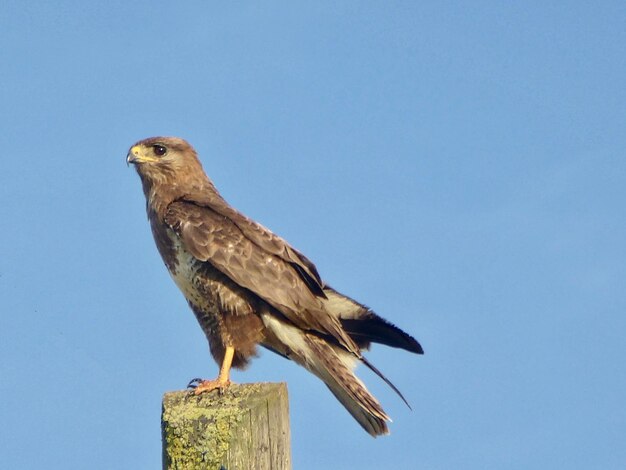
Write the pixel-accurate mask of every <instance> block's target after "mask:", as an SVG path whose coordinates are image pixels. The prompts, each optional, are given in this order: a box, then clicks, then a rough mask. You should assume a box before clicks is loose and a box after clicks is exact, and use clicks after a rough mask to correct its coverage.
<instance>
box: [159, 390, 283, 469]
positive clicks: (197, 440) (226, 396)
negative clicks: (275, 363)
mask: <svg viewBox="0 0 626 470" xmlns="http://www.w3.org/2000/svg"><path fill="white" fill-rule="evenodd" d="M161 430H162V437H163V468H164V469H167V470H174V469H215V470H220V469H226V470H238V469H251V468H255V469H259V470H266V469H267V470H269V469H272V470H288V469H290V468H291V458H290V435H289V405H288V399H287V387H286V385H285V384H284V383H281V384H273V383H257V384H245V385H234V384H233V385H231V386H230V387H228V388H227V389H226V390H225V391H224V393H220V392H218V391H217V390H215V391H213V392H209V393H203V394H201V395H199V396H195V395H193V394H191V393H190V392H189V391H180V392H170V393H166V394H165V396H164V397H163V412H162V416H161Z"/></svg>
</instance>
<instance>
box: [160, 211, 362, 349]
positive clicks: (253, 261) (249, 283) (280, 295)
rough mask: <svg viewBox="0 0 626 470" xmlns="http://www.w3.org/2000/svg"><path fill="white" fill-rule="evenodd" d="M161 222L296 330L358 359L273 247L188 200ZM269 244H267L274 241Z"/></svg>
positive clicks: (348, 340) (297, 274)
mask: <svg viewBox="0 0 626 470" xmlns="http://www.w3.org/2000/svg"><path fill="white" fill-rule="evenodd" d="M165 223H166V224H167V225H168V226H169V227H170V228H171V229H172V230H173V231H174V232H175V233H176V234H177V235H178V236H179V237H180V239H181V241H182V243H183V245H184V247H185V249H187V250H188V251H189V253H191V254H192V255H193V256H194V257H196V258H197V259H198V260H200V261H205V262H209V263H210V264H211V265H212V266H213V267H215V268H216V269H218V270H220V271H221V272H222V273H224V274H225V275H227V276H228V277H229V278H230V279H232V280H233V281H234V282H236V283H237V284H239V285H240V286H242V287H244V288H246V289H248V290H250V291H251V292H253V293H254V294H256V295H257V296H259V297H260V298H262V299H263V300H265V301H266V302H267V303H269V304H270V305H272V306H273V307H274V308H276V309H277V310H278V311H279V312H280V313H281V314H283V315H284V316H285V317H286V318H287V319H288V320H289V321H291V322H292V323H293V324H295V325H297V326H298V327H299V328H302V329H304V330H314V331H317V332H320V333H323V334H327V335H330V336H333V337H334V338H335V339H336V340H337V341H338V342H339V344H341V345H342V346H343V347H345V348H346V349H347V350H348V351H350V352H352V353H354V354H355V355H357V356H359V357H360V352H359V348H358V346H357V345H356V344H355V343H354V341H353V340H352V339H351V338H350V337H349V335H348V334H347V333H346V332H345V331H344V330H343V328H342V326H341V323H340V321H339V319H337V318H335V317H334V316H332V315H330V314H329V313H328V312H327V311H326V310H325V308H324V303H323V299H321V298H320V297H319V296H318V295H317V294H316V293H315V292H314V291H312V290H311V289H310V286H309V283H308V282H307V279H306V278H303V277H302V273H301V271H300V270H299V269H298V268H296V267H294V263H293V262H291V261H288V260H285V258H284V257H282V256H280V255H279V254H276V251H277V250H276V246H277V245H274V248H273V249H271V250H267V249H265V248H264V247H263V246H259V245H258V244H257V243H255V242H254V241H253V240H251V239H250V238H249V237H248V236H247V234H248V232H245V231H244V230H242V229H241V228H240V226H239V224H237V223H235V222H234V221H233V220H232V219H230V218H229V217H227V216H225V215H223V214H221V213H218V212H216V211H214V210H213V209H212V208H210V207H203V206H200V205H198V204H196V203H194V202H190V201H180V200H179V201H175V202H173V203H172V204H170V206H169V207H168V210H167V212H166V214H165ZM270 233H271V232H270ZM267 240H268V243H269V244H270V245H272V244H273V243H274V242H275V240H273V241H272V239H271V238H267ZM283 243H285V242H283ZM284 252H288V250H286V251H284ZM298 266H300V265H298ZM315 273H317V271H315ZM320 282H321V281H320Z"/></svg>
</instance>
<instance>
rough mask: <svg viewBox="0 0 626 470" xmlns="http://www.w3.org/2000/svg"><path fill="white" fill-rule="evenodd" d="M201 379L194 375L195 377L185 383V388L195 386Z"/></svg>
mask: <svg viewBox="0 0 626 470" xmlns="http://www.w3.org/2000/svg"><path fill="white" fill-rule="evenodd" d="M202 381H203V380H202V379H201V378H198V377H196V378H195V379H191V380H190V381H189V383H188V384H187V388H196V387H197V386H198V385H200V383H201V382H202Z"/></svg>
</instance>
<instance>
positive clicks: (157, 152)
mask: <svg viewBox="0 0 626 470" xmlns="http://www.w3.org/2000/svg"><path fill="white" fill-rule="evenodd" d="M152 150H154V154H155V155H158V156H159V157H161V156H163V155H165V152H167V149H166V148H165V147H163V146H162V145H153V146H152Z"/></svg>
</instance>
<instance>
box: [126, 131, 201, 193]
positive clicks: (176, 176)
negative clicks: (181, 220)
mask: <svg viewBox="0 0 626 470" xmlns="http://www.w3.org/2000/svg"><path fill="white" fill-rule="evenodd" d="M126 163H128V164H130V163H132V164H133V165H134V166H135V169H136V170H137V173H139V176H140V177H141V181H142V183H143V185H144V189H149V188H151V187H153V186H155V185H174V186H178V187H182V186H193V187H201V186H203V185H204V184H206V182H207V180H208V178H207V177H206V175H205V173H204V170H203V169H202V165H201V163H200V160H198V156H197V154H196V151H195V150H194V149H193V147H192V146H191V145H189V143H188V142H187V141H185V140H183V139H180V138H178V137H150V138H148V139H144V140H140V141H139V142H137V143H136V144H135V145H133V146H132V147H131V148H130V150H129V151H128V155H127V156H126Z"/></svg>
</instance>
